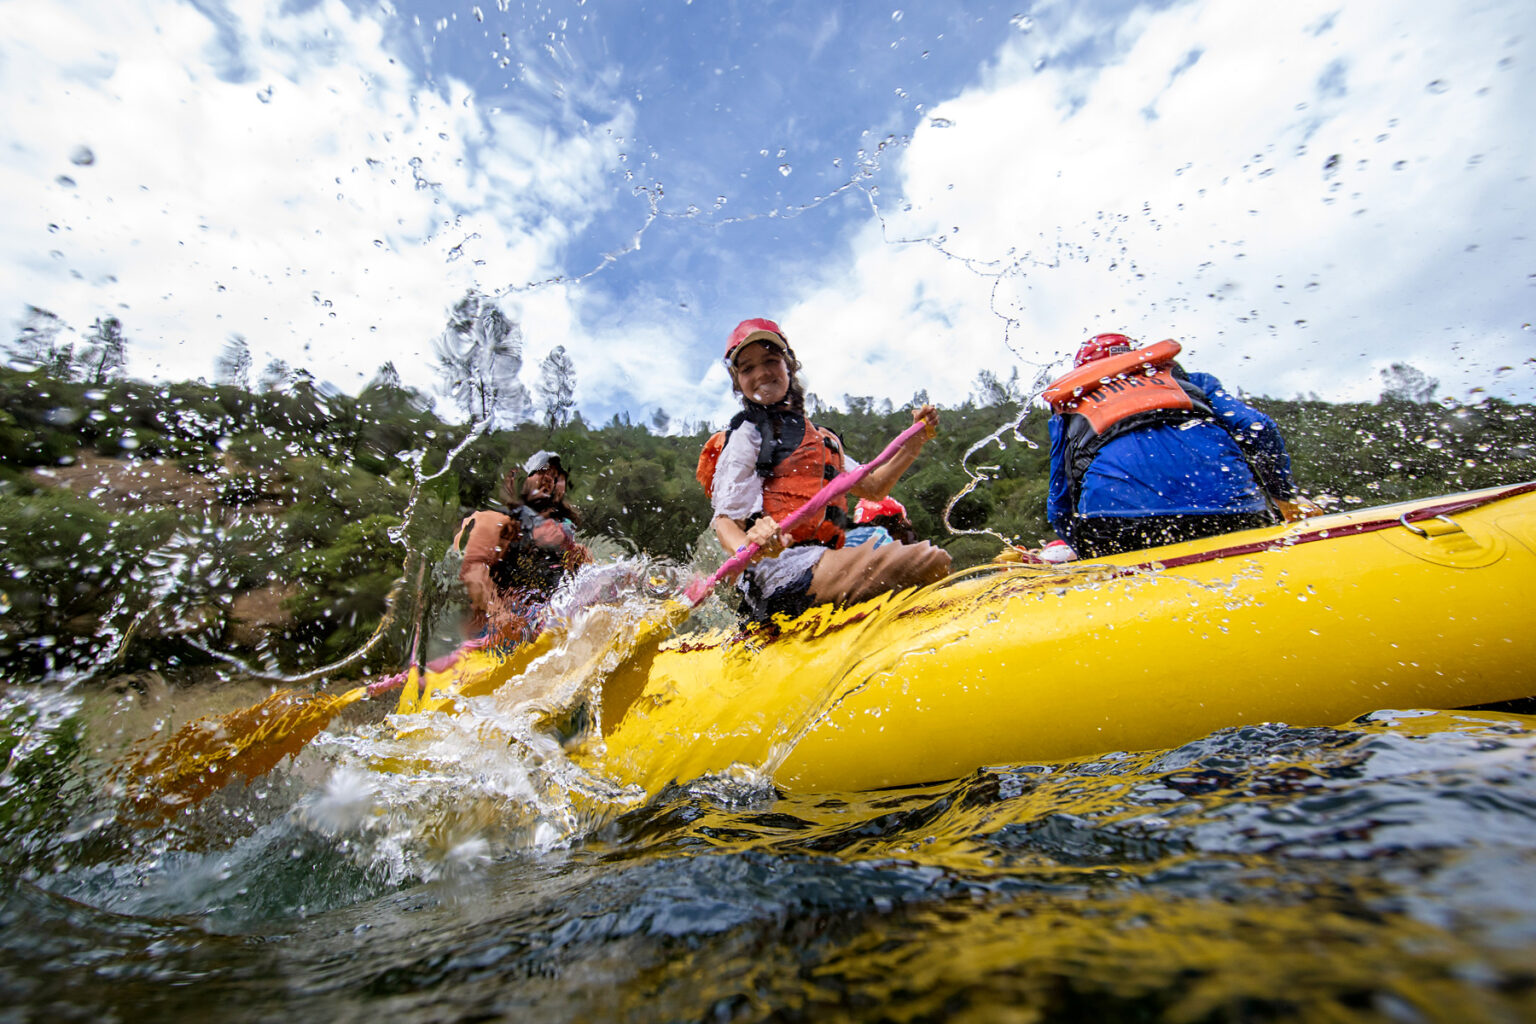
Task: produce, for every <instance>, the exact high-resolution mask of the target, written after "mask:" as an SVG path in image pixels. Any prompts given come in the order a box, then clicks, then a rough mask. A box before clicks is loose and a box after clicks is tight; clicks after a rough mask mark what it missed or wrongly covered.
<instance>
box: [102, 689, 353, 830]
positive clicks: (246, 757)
mask: <svg viewBox="0 0 1536 1024" xmlns="http://www.w3.org/2000/svg"><path fill="white" fill-rule="evenodd" d="M367 693H368V688H367V687H365V686H359V687H357V688H356V689H353V690H348V691H347V692H346V693H343V694H340V695H332V694H324V693H298V692H296V691H293V690H278V691H277V692H275V693H273V694H272V695H271V696H270V697H268V698H267V699H266V700H264V701H262V702H261V703H260V704H255V705H252V706H251V707H248V708H241V709H240V710H238V711H231V712H230V713H228V714H226V715H224V716H223V717H221V718H215V717H211V716H210V717H208V718H199V719H197V720H196V721H193V722H188V723H187V724H186V725H184V726H182V727H181V728H180V729H178V730H177V731H176V732H175V734H174V735H172V736H171V738H170V739H168V740H166V741H165V742H164V743H161V744H159V745H158V746H153V749H145V748H146V747H150V746H152V744H153V741H152V740H145V741H142V742H141V743H139V744H137V745H136V749H135V750H133V751H131V752H130V753H129V754H128V755H127V756H125V757H124V758H123V759H122V760H121V761H119V762H118V765H117V767H116V768H115V769H114V770H113V772H112V775H111V778H112V779H113V781H115V782H117V783H119V784H120V785H121V786H122V787H123V793H124V796H125V798H126V801H127V806H128V807H129V808H130V809H131V811H130V817H131V818H132V819H134V820H135V822H136V823H138V824H143V825H149V824H154V823H156V822H159V821H164V820H166V819H168V818H170V817H171V816H172V815H174V814H176V813H177V812H179V811H180V810H182V809H183V808H185V807H188V806H190V805H192V804H195V803H197V802H198V801H200V800H202V799H204V798H205V797H207V796H208V795H209V794H211V793H214V792H216V791H217V790H219V789H221V788H223V787H224V786H226V785H228V784H229V783H230V782H233V781H234V779H235V776H237V775H239V776H243V777H244V778H245V780H246V781H247V782H249V781H250V780H251V779H254V778H256V777H257V776H258V775H262V774H265V773H266V772H268V771H271V770H272V768H273V767H275V766H276V765H277V763H278V762H279V761H281V760H282V759H283V758H285V757H288V756H289V755H292V754H297V753H298V752H299V750H301V749H302V748H303V747H304V745H305V744H306V743H308V742H309V741H310V740H312V739H314V738H315V736H316V734H318V733H319V732H320V730H321V729H324V728H325V727H326V725H327V724H328V723H329V722H330V720H331V719H332V718H334V717H335V716H336V713H337V712H339V711H341V709H342V708H345V707H347V706H348V705H349V704H353V703H355V702H356V701H358V700H360V699H362V698H363V697H365V696H367Z"/></svg>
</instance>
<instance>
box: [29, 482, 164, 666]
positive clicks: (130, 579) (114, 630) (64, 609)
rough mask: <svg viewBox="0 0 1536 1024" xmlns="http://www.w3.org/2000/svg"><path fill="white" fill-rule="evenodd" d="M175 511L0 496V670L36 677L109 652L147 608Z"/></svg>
mask: <svg viewBox="0 0 1536 1024" xmlns="http://www.w3.org/2000/svg"><path fill="white" fill-rule="evenodd" d="M178 519H179V516H178V515H177V513H176V512H175V511H174V510H171V509H164V508H152V507H140V508H135V509H130V510H125V511H124V512H122V513H117V514H114V513H109V512H107V511H105V510H103V509H102V508H101V507H100V506H99V505H97V504H96V503H95V502H93V501H91V500H90V499H89V498H82V497H78V496H76V495H74V494H72V493H70V492H68V491H64V490H47V491H39V492H37V493H33V494H16V495H0V581H3V583H0V586H3V588H4V589H3V592H0V593H3V597H0V603H3V604H4V605H6V607H5V608H4V609H3V610H4V612H5V614H4V616H3V617H0V664H5V665H8V666H12V667H16V668H20V669H22V670H23V671H24V672H26V673H27V674H29V675H31V674H39V673H47V672H53V671H59V670H64V669H68V668H71V667H77V666H80V665H84V664H89V663H92V662H94V661H96V660H97V659H99V658H100V657H102V656H103V655H104V654H106V653H108V652H110V651H111V649H112V647H113V646H114V644H115V643H116V642H117V640H118V639H119V638H120V637H121V635H122V632H123V631H124V630H126V629H127V628H128V627H129V625H130V623H131V622H132V619H133V614H134V610H135V609H138V608H143V607H146V606H147V605H148V604H149V601H150V597H151V594H152V593H153V590H154V578H155V575H156V570H155V563H156V561H157V559H158V558H160V557H161V549H162V548H164V547H165V546H166V544H167V542H168V541H169V540H170V538H171V536H172V535H173V534H174V533H175V532H176V529H177V524H178Z"/></svg>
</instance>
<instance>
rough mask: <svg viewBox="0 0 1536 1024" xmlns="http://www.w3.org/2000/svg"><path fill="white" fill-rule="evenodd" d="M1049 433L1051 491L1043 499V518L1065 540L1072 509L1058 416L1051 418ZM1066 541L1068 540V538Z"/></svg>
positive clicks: (1064, 433) (1064, 441) (1063, 443)
mask: <svg viewBox="0 0 1536 1024" xmlns="http://www.w3.org/2000/svg"><path fill="white" fill-rule="evenodd" d="M1050 432H1051V489H1050V492H1049V494H1048V495H1047V497H1046V499H1045V518H1046V519H1047V520H1048V521H1049V522H1050V524H1051V529H1053V530H1055V531H1056V536H1058V537H1063V538H1067V526H1068V523H1069V522H1070V521H1071V516H1072V512H1073V508H1072V505H1071V503H1070V502H1069V501H1068V497H1069V492H1070V487H1069V484H1070V480H1069V479H1068V477H1067V466H1066V451H1067V434H1066V431H1065V430H1063V429H1062V424H1061V417H1060V416H1052V417H1051V420H1050ZM1067 539H1068V540H1070V538H1067Z"/></svg>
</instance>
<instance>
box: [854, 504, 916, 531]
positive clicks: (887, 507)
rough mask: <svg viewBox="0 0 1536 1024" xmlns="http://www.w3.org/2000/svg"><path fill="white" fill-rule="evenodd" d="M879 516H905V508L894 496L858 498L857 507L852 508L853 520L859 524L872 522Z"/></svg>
mask: <svg viewBox="0 0 1536 1024" xmlns="http://www.w3.org/2000/svg"><path fill="white" fill-rule="evenodd" d="M881 516H900V517H901V518H903V519H905V518H907V509H906V507H905V506H904V505H902V503H901V502H899V501H897V500H896V499H895V498H884V499H882V500H880V501H870V500H869V499H868V498H860V499H859V504H858V507H857V508H855V509H854V510H853V521H854V522H855V523H858V524H859V525H861V526H862V525H863V524H865V523H872V522H874V521H875V520H876V519H879V518H880V517H881Z"/></svg>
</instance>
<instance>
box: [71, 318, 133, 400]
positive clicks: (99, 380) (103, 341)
mask: <svg viewBox="0 0 1536 1024" xmlns="http://www.w3.org/2000/svg"><path fill="white" fill-rule="evenodd" d="M85 338H86V348H85V351H84V352H82V353H81V354H80V366H81V378H82V379H83V380H84V381H85V382H86V383H87V384H94V385H97V386H100V385H102V384H105V383H106V382H107V381H108V380H110V379H112V378H113V377H121V376H122V375H123V367H124V366H126V365H127V363H128V341H127V339H126V338H125V337H123V322H122V321H121V320H119V319H118V318H117V317H115V316H109V317H106V318H105V319H103V318H102V317H97V318H96V323H95V324H94V325H93V326H92V327H91V333H90V334H88V335H86V336H85Z"/></svg>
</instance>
